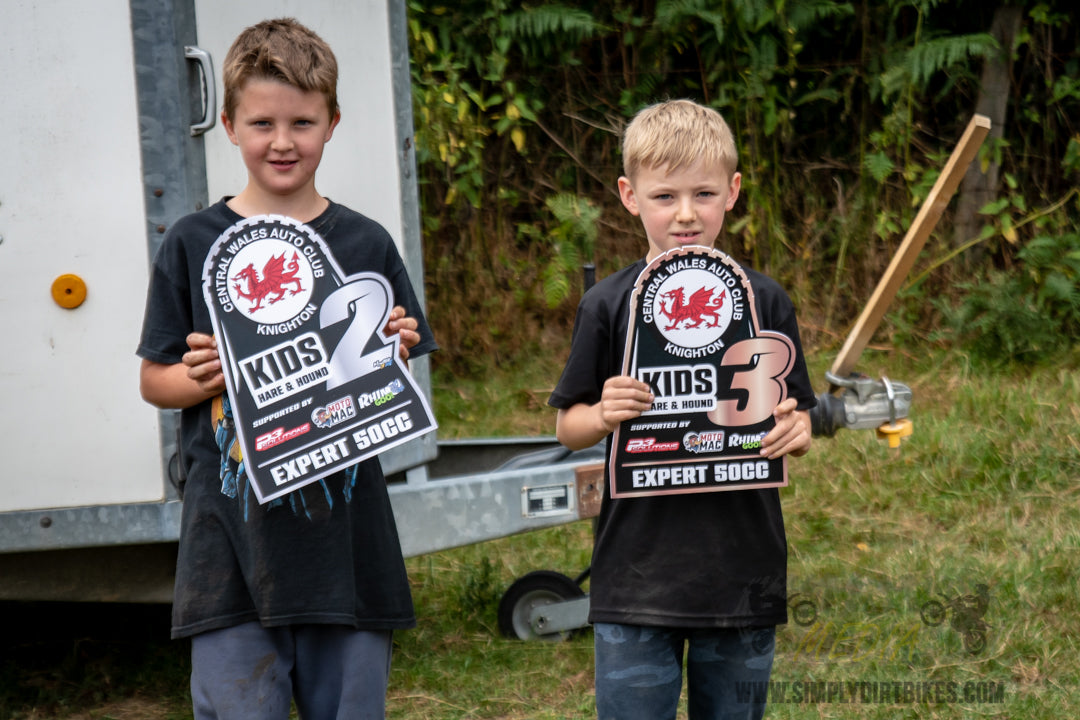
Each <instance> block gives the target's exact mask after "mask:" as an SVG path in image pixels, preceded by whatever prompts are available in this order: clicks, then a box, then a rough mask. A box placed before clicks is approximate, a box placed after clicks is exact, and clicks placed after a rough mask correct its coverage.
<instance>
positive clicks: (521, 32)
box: [499, 4, 607, 42]
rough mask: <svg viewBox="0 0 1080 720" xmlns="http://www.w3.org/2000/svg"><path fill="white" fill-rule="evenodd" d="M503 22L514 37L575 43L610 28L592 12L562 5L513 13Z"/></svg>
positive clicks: (504, 18)
mask: <svg viewBox="0 0 1080 720" xmlns="http://www.w3.org/2000/svg"><path fill="white" fill-rule="evenodd" d="M499 24H500V26H501V27H502V29H503V31H504V32H506V33H507V34H508V35H509V36H511V37H514V38H534V39H535V38H544V37H558V38H561V39H566V40H571V41H573V42H579V41H581V40H585V39H587V38H591V37H593V36H594V35H597V34H599V33H601V32H603V31H605V30H606V29H607V28H605V26H604V25H603V24H602V23H600V22H598V21H597V20H596V18H594V17H593V16H592V14H590V13H589V12H587V11H585V10H582V9H580V8H572V7H567V6H565V5H558V4H551V5H541V6H539V7H532V8H524V9H522V10H519V11H517V12H514V13H509V14H507V15H504V16H503V17H502V18H501V19H500V22H499Z"/></svg>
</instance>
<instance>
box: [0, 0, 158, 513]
mask: <svg viewBox="0 0 1080 720" xmlns="http://www.w3.org/2000/svg"><path fill="white" fill-rule="evenodd" d="M3 24H4V29H5V32H4V35H5V43H4V49H3V56H2V57H3V61H2V64H0V67H2V68H3V72H0V98H3V99H4V104H5V110H4V112H3V113H0V128H2V131H0V136H2V137H3V138H5V140H6V143H5V144H6V149H5V159H4V167H3V170H2V171H0V238H2V239H0V338H2V340H0V347H2V348H3V358H2V359H0V450H2V452H0V457H2V458H3V462H2V463H0V512H7V511H14V510H30V509H39V508H57V507H76V506H86V505H103V504H113V503H138V502H146V501H154V500H161V499H162V498H163V494H164V490H163V488H164V486H163V482H162V474H161V457H160V453H161V450H160V445H161V443H160V438H159V431H158V415H157V413H156V412H155V410H154V409H153V408H151V407H150V406H149V405H147V404H146V403H144V402H143V401H142V399H141V398H140V396H139V390H138V367H139V361H138V359H137V358H136V357H135V354H134V351H135V346H136V344H137V342H138V331H139V327H140V325H141V322H142V308H143V303H144V301H145V297H146V280H147V243H146V230H145V222H146V213H145V209H144V204H143V190H142V176H141V166H140V151H139V128H138V122H137V121H138V116H137V112H136V93H135V70H134V67H133V60H132V37H131V18H130V9H129V4H128V2H127V0H97V1H96V2H93V3H87V2H85V1H84V0H49V2H25V1H24V2H6V3H5V4H4V12H3ZM63 275H74V276H77V278H71V279H70V283H71V284H70V285H69V286H68V287H69V288H74V289H75V290H76V293H77V288H78V281H79V280H81V281H82V282H83V283H85V287H86V299H85V301H84V302H83V303H82V304H81V305H79V306H78V307H74V308H72V309H66V308H64V307H61V306H60V305H59V304H57V302H55V301H54V300H53V297H52V294H51V288H52V286H53V283H54V280H56V279H57V278H58V277H60V276H63ZM61 297H62V298H67V299H70V298H72V297H74V296H73V295H61Z"/></svg>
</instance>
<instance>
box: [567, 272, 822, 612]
mask: <svg viewBox="0 0 1080 720" xmlns="http://www.w3.org/2000/svg"><path fill="white" fill-rule="evenodd" d="M645 266H646V263H645V260H640V261H638V262H637V263H635V264H633V265H631V266H629V267H626V268H623V269H622V270H620V271H619V272H617V273H615V274H613V275H611V276H609V277H607V278H605V279H604V280H602V281H600V282H599V283H597V284H596V286H595V287H593V288H592V289H590V290H589V291H588V292H587V293H586V294H585V296H584V297H583V298H582V300H581V303H580V305H579V306H578V312H577V319H576V321H575V324H574V334H573V339H572V342H571V348H570V356H569V358H568V360H567V363H566V367H565V369H564V370H563V374H562V377H561V378H560V379H559V383H558V385H557V386H556V388H555V391H554V392H553V393H552V395H551V398H550V399H549V401H548V402H549V404H550V405H551V406H553V407H556V408H559V409H568V408H570V407H571V406H573V405H576V404H578V403H586V404H589V405H592V404H595V403H597V402H599V400H600V395H601V393H602V391H603V387H604V382H605V381H606V380H607V379H608V378H609V377H612V376H614V375H621V374H622V373H623V369H622V361H623V355H624V350H625V346H626V333H627V327H628V325H629V319H630V295H631V294H632V292H633V289H634V283H635V281H636V280H637V277H638V275H640V274H641V271H642V270H644V269H645ZM746 274H747V276H748V277H749V278H750V284H751V287H752V288H753V290H754V300H755V303H756V310H757V317H758V324H759V328H758V329H759V330H774V331H777V332H781V333H783V334H785V335H787V336H788V337H789V338H791V340H792V342H793V343H794V345H795V351H796V359H795V364H794V367H793V368H792V370H791V373H790V374H789V375H788V377H787V385H788V396H789V397H794V398H796V399H797V401H798V408H799V409H800V410H806V409H809V408H811V407H813V406H814V405H815V404H816V402H817V401H816V398H815V397H814V394H813V390H812V389H811V386H810V379H809V376H808V374H807V370H806V360H805V358H804V357H803V353H802V346H801V344H800V341H799V329H798V325H797V324H796V320H795V310H794V307H793V305H792V303H791V300H790V299H789V298H788V296H787V294H786V293H785V292H784V290H783V289H782V288H781V287H780V285H779V284H777V283H776V282H775V281H774V280H772V279H770V278H769V277H767V276H765V275H762V274H761V273H758V272H755V271H753V270H750V269H746ZM607 446H608V447H607V452H608V453H609V456H610V453H611V436H608V440H607ZM606 467H607V466H606V465H605V473H606V472H607V470H606ZM607 484H608V485H609V486H610V482H608V483H607ZM786 598H787V540H786V537H785V535H784V520H783V515H782V513H781V509H780V494H779V491H777V490H776V489H775V488H771V489H761V490H737V491H730V492H707V493H697V494H687V495H661V496H653V497H636V498H635V497H631V498H619V499H614V500H613V499H612V498H611V497H610V492H605V493H604V498H603V502H602V504H601V508H600V517H599V518H598V521H597V526H596V537H595V543H594V546H593V559H592V571H591V575H590V601H589V602H590V613H589V620H590V621H591V622H614V623H625V624H631V625H653V626H663V627H688V628H693V627H698V628H704V627H754V626H766V625H776V624H779V623H784V622H787V607H786Z"/></svg>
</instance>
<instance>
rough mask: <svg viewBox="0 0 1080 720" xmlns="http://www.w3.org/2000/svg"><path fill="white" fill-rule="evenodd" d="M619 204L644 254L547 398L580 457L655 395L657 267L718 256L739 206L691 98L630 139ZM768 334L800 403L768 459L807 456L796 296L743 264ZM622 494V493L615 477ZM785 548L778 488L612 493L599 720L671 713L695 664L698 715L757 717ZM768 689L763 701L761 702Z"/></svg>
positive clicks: (606, 291)
mask: <svg viewBox="0 0 1080 720" xmlns="http://www.w3.org/2000/svg"><path fill="white" fill-rule="evenodd" d="M623 165H624V175H623V177H620V178H619V182H618V185H619V194H620V197H621V199H622V202H623V205H624V206H625V207H626V209H627V210H628V211H629V212H630V213H631V214H633V215H635V216H637V217H639V218H640V219H641V223H642V226H643V228H644V230H645V236H646V239H647V240H648V252H647V254H646V256H645V257H644V258H643V259H641V260H639V261H638V262H636V263H634V264H633V265H630V266H629V267H627V268H624V269H623V270H620V271H619V272H617V273H615V274H613V275H611V276H609V277H607V278H605V279H604V280H602V281H601V282H599V283H597V285H596V286H595V287H594V288H592V289H591V290H589V291H588V292H587V293H586V294H585V296H584V297H583V298H582V300H581V304H580V306H579V307H578V313H577V320H576V322H575V327H574V334H573V339H572V343H571V350H570V356H569V358H568V360H567V364H566V367H565V369H564V371H563V374H562V376H561V378H560V380H559V383H558V385H557V387H556V389H555V391H554V392H553V393H552V395H551V398H550V400H549V403H550V404H551V405H552V406H553V407H555V408H558V410H559V412H558V417H557V421H556V434H557V436H558V438H559V440H560V442H562V443H563V444H565V445H566V446H567V447H570V448H571V449H580V448H585V447H590V446H592V445H594V444H595V443H598V442H599V441H601V440H603V439H604V438H608V449H607V451H608V453H611V452H612V448H611V447H610V444H611V443H610V436H611V433H612V432H613V431H614V430H615V428H616V427H618V425H619V423H621V422H623V421H626V420H632V419H633V418H636V417H637V416H639V415H640V414H641V413H642V412H643V411H645V410H647V409H648V408H649V406H650V405H651V403H652V401H653V399H654V398H653V395H652V393H651V392H650V387H649V385H647V384H646V383H644V382H641V381H639V380H636V379H634V378H632V377H629V376H625V375H623V374H622V358H623V350H624V346H625V343H626V335H627V327H628V323H629V313H630V307H629V300H630V295H631V292H632V290H633V287H634V282H635V280H636V279H637V277H638V275H639V274H640V273H641V271H642V270H644V268H645V266H646V265H647V263H648V262H649V261H651V260H653V259H654V258H656V257H658V256H659V255H660V254H662V253H664V252H666V251H668V250H671V249H673V248H677V247H682V246H686V245H700V246H706V247H713V246H714V245H715V243H716V239H717V237H718V236H719V234H720V231H721V228H722V227H723V223H724V217H725V215H726V213H727V212H728V211H730V210H731V209H732V208H733V207H734V205H735V202H736V200H737V199H738V197H739V190H740V187H741V183H742V177H741V175H740V174H739V173H738V172H737V170H736V167H737V152H736V148H735V142H734V138H733V137H732V134H731V131H730V129H729V128H728V126H727V124H726V123H725V122H724V120H723V118H722V117H721V116H720V115H719V114H718V113H717V112H715V111H714V110H711V109H708V108H705V107H702V106H700V105H698V104H696V103H693V102H691V101H688V100H675V101H670V102H664V103H659V104H657V105H653V106H650V107H648V108H646V109H644V110H642V111H641V112H640V113H639V114H638V115H637V116H636V117H635V118H634V119H633V121H632V122H631V123H630V124H629V126H628V127H627V129H626V132H625V135H624V139H623ZM746 272H747V275H748V276H749V278H750V281H751V285H752V287H753V289H754V294H755V302H756V305H757V317H758V322H759V324H760V329H762V330H774V331H778V332H781V333H784V334H785V335H787V336H788V337H790V338H791V339H792V341H793V342H794V343H795V348H796V361H795V366H794V368H793V370H792V372H791V373H790V375H788V377H787V379H786V382H787V384H788V393H787V397H788V399H787V400H785V401H783V402H782V403H780V404H779V405H778V406H777V407H776V409H775V411H774V413H773V415H774V418H775V420H776V425H775V427H774V428H773V429H772V430H771V431H770V432H769V433H768V434H767V435H766V437H765V438H764V440H763V441H762V447H761V455H762V456H763V457H768V458H777V457H780V456H783V455H786V454H790V455H793V456H798V455H803V454H805V453H806V452H807V450H809V447H810V419H809V415H808V413H807V411H808V410H809V408H811V407H813V406H814V404H815V402H816V400H815V397H814V394H813V392H812V390H811V387H810V382H809V378H808V376H807V372H806V363H805V360H804V358H803V356H802V351H801V347H800V345H799V335H798V326H797V324H796V320H795V313H794V309H793V307H792V304H791V301H790V300H789V299H788V297H787V295H786V293H785V292H784V291H783V290H782V289H781V288H780V286H779V285H778V284H777V283H776V282H774V281H773V280H771V279H769V278H768V277H766V276H764V275H762V274H760V273H757V272H755V271H753V270H750V269H746ZM608 484H609V485H610V483H608ZM786 560H787V545H786V540H785V536H784V526H783V518H782V515H781V511H780V501H779V493H778V492H777V490H775V489H764V490H740V491H735V492H722V493H704V494H690V495H666V496H655V497H647V498H634V497H631V498H619V499H612V498H611V497H610V494H609V493H606V494H605V496H604V499H603V503H602V506H601V511H600V517H599V519H598V523H597V528H596V537H595V546H594V550H593V561H592V572H591V580H590V618H589V619H590V621H591V622H592V623H593V625H594V631H595V632H594V636H595V646H596V703H597V713H598V716H599V717H600V718H601V720H609V719H610V718H618V719H619V720H629V719H631V718H641V719H642V720H646V719H648V720H657V719H660V718H674V717H675V713H676V708H677V706H678V702H679V696H680V694H681V689H682V667H683V662H684V655H685V662H686V675H687V686H688V708H689V717H690V719H691V720H703V719H705V718H721V717H723V718H726V719H731V718H744V717H745V718H759V717H761V715H762V713H763V711H764V704H765V698H764V693H763V688H764V687H765V685H766V683H767V680H768V678H769V674H770V670H771V667H772V657H773V645H774V638H775V626H776V625H777V624H779V623H783V622H786V621H787V612H786ZM758 690H761V692H758Z"/></svg>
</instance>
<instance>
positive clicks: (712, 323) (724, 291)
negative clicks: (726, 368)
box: [652, 269, 733, 348]
mask: <svg viewBox="0 0 1080 720" xmlns="http://www.w3.org/2000/svg"><path fill="white" fill-rule="evenodd" d="M732 308H733V303H732V301H731V293H730V292H729V291H728V288H727V286H726V285H725V284H724V281H723V280H721V279H720V278H718V277H717V276H716V275H714V274H712V273H710V272H707V271H705V270H698V269H688V270H681V271H679V272H677V273H675V274H674V275H672V276H671V277H669V278H667V279H666V280H664V281H663V282H662V283H661V284H660V287H659V288H658V289H657V292H656V295H655V299H654V300H653V308H652V317H653V323H654V324H655V325H656V329H657V330H659V331H660V334H661V335H663V336H664V337H665V338H666V339H667V340H669V341H671V342H672V343H674V344H676V345H678V346H680V347H685V348H701V347H705V346H706V345H710V344H712V343H714V342H716V341H717V340H719V339H720V337H721V336H722V335H723V334H724V331H726V330H727V328H728V325H730V324H731V315H732V311H733V310H732Z"/></svg>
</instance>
